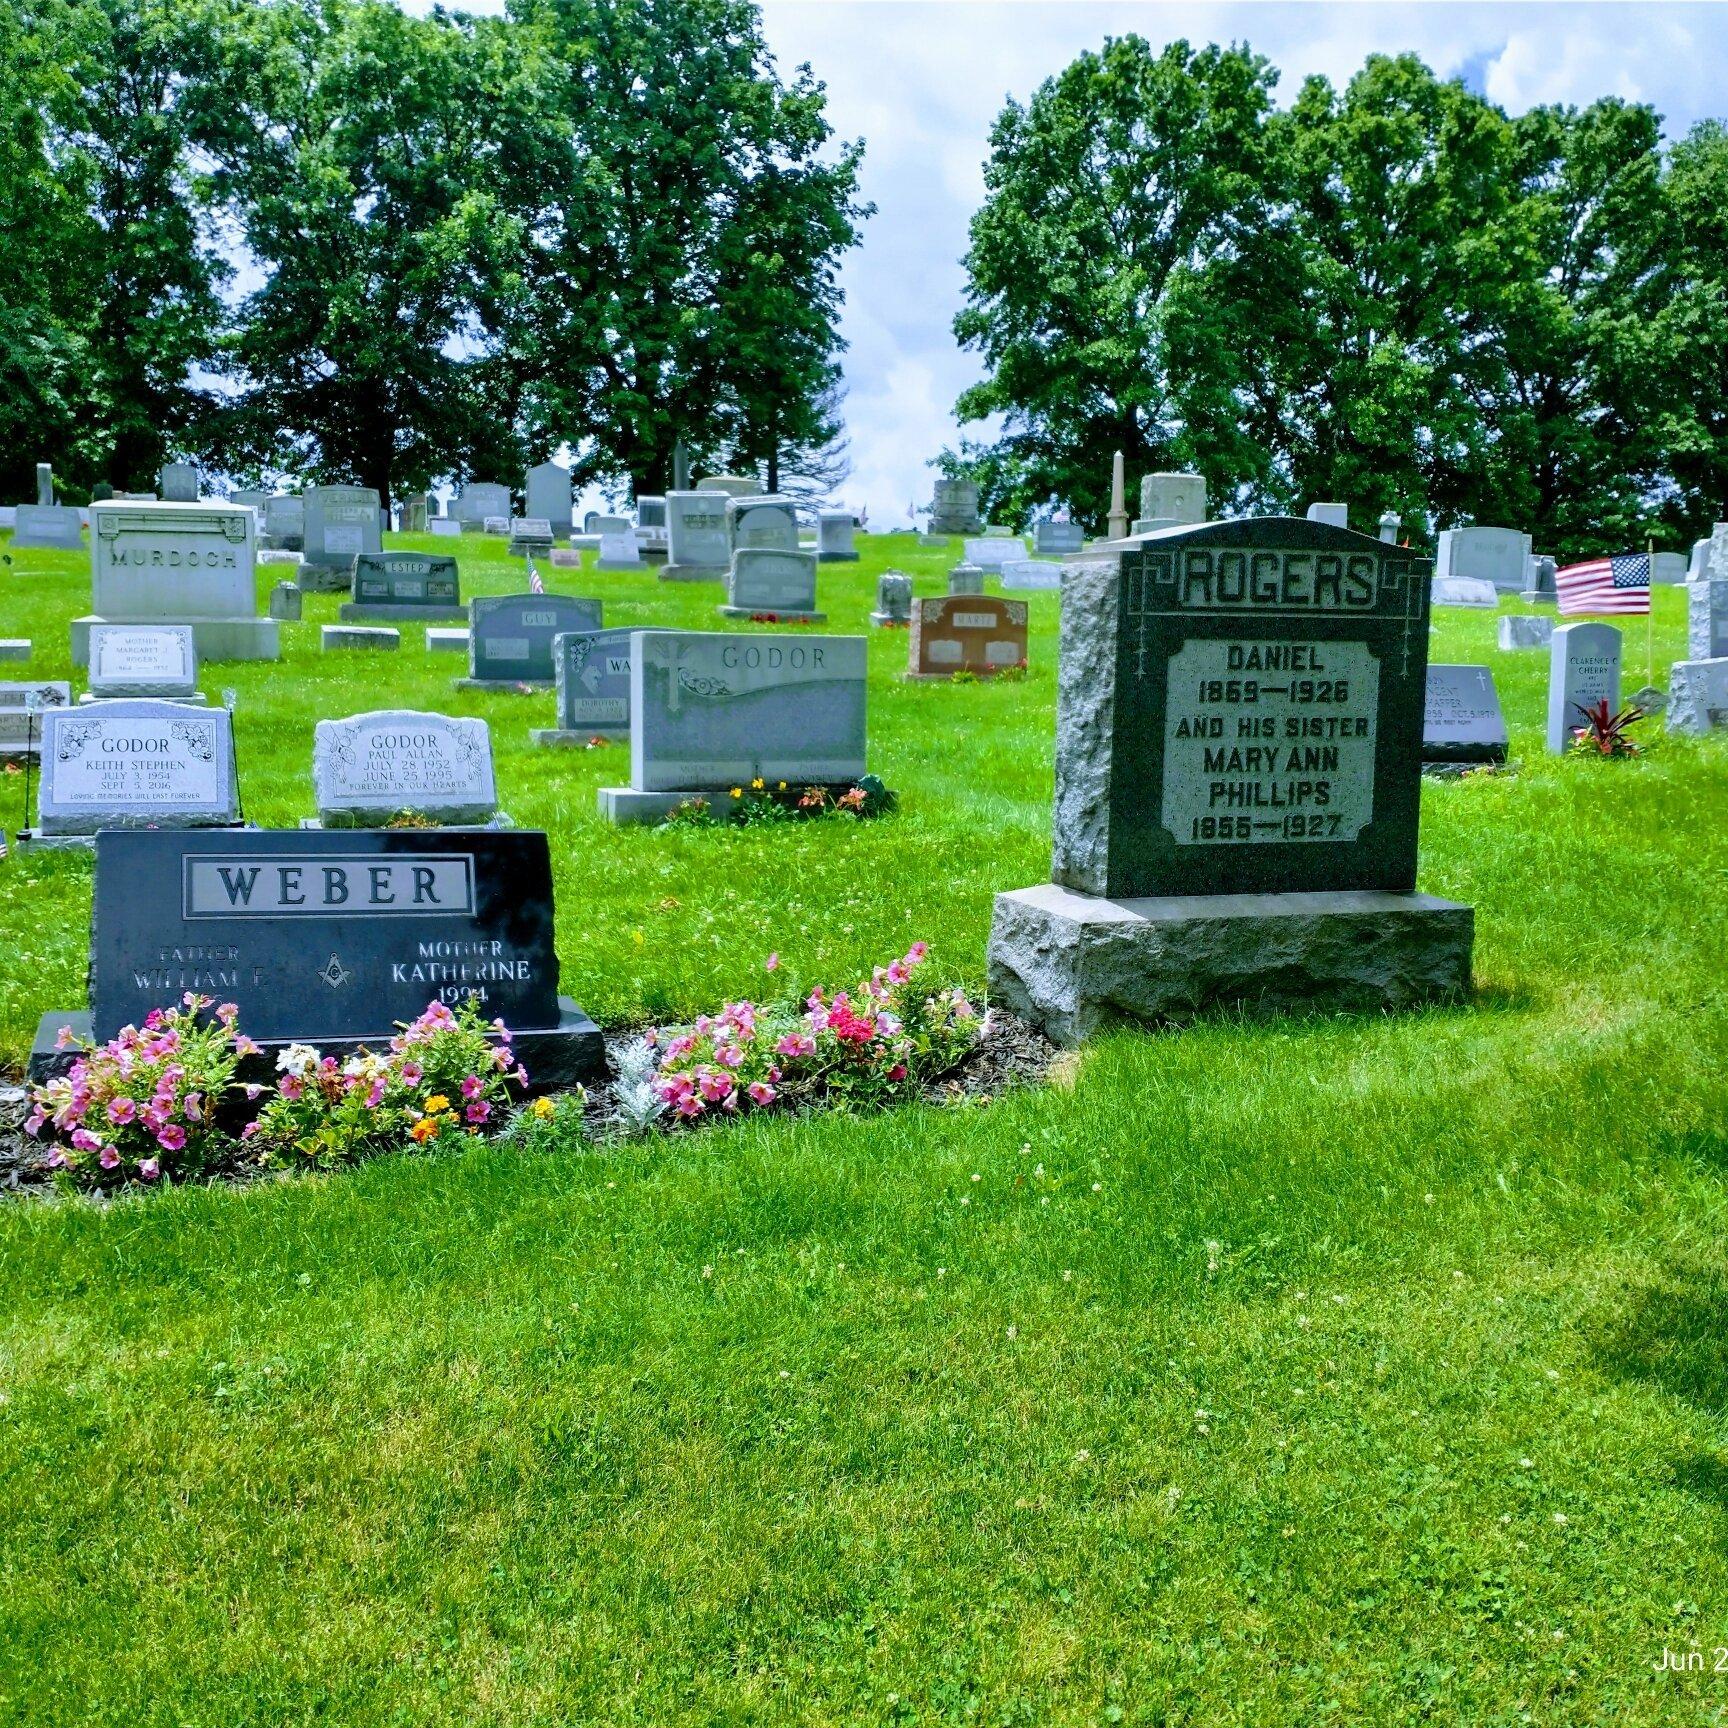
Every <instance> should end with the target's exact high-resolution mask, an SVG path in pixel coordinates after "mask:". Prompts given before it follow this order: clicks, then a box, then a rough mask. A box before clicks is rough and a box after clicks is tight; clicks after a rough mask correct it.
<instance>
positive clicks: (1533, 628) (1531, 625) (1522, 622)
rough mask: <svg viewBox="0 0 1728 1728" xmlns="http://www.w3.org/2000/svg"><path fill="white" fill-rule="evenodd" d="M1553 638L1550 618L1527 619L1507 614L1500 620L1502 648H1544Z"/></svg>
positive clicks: (1521, 615)
mask: <svg viewBox="0 0 1728 1728" xmlns="http://www.w3.org/2000/svg"><path fill="white" fill-rule="evenodd" d="M1553 638H1554V620H1553V619H1552V618H1529V617H1525V616H1524V615H1523V614H1521V613H1509V614H1508V615H1507V616H1506V617H1504V618H1502V619H1501V620H1500V646H1501V647H1502V648H1546V647H1547V646H1548V644H1549V643H1550V642H1551V641H1552V640H1553Z"/></svg>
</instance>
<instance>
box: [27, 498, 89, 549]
mask: <svg viewBox="0 0 1728 1728" xmlns="http://www.w3.org/2000/svg"><path fill="white" fill-rule="evenodd" d="M12 550H13V551H14V552H25V551H31V550H35V551H42V552H82V551H83V550H84V525H83V521H82V519H81V517H80V516H79V513H78V511H77V510H75V509H74V508H73V507H72V506H71V505H69V504H20V505H19V506H18V508H17V511H16V512H15V514H14V516H13V528H12Z"/></svg>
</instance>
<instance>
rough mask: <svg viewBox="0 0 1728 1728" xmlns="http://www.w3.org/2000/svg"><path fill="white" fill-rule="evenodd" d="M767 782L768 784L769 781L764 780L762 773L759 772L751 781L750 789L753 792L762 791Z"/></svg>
mask: <svg viewBox="0 0 1728 1728" xmlns="http://www.w3.org/2000/svg"><path fill="white" fill-rule="evenodd" d="M767 784H768V782H767V781H766V780H764V779H763V778H762V776H761V775H760V774H758V775H757V776H756V778H755V779H754V780H752V781H751V782H750V790H751V791H752V792H760V791H761V790H762V788H763V787H764V786H766V785H767Z"/></svg>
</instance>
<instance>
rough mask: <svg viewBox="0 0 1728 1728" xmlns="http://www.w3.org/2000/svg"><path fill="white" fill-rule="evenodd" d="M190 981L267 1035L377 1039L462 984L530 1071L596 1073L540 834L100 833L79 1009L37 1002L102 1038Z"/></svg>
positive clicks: (277, 1042)
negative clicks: (564, 969) (561, 974)
mask: <svg viewBox="0 0 1728 1728" xmlns="http://www.w3.org/2000/svg"><path fill="white" fill-rule="evenodd" d="M187 990H194V991H197V992H199V993H200V994H202V995H208V996H213V997H215V998H216V999H217V1000H218V1001H226V1002H234V1003H236V1004H237V1005H238V1007H239V1010H240V1024H241V1025H242V1026H243V1027H244V1028H245V1029H246V1030H247V1032H248V1033H249V1034H251V1036H252V1037H253V1038H255V1039H256V1040H257V1041H258V1042H259V1043H260V1044H261V1045H262V1046H263V1047H264V1048H263V1059H262V1062H261V1065H260V1066H261V1070H262V1074H261V1076H260V1077H268V1076H269V1075H271V1074H272V1073H273V1071H274V1067H275V1062H276V1057H277V1054H278V1051H279V1049H280V1047H281V1046H283V1045H285V1044H287V1043H290V1042H299V1043H309V1044H314V1045H322V1046H323V1047H325V1048H326V1049H328V1050H333V1051H337V1052H341V1051H343V1050H345V1049H346V1048H347V1047H348V1046H350V1045H351V1044H352V1043H354V1042H356V1041H359V1040H366V1041H369V1042H372V1043H375V1044H381V1043H383V1042H385V1041H387V1040H388V1039H390V1038H392V1037H393V1036H395V1035H396V1032H397V1028H398V1026H399V1025H400V1024H401V1023H403V1022H407V1021H411V1020H414V1019H416V1018H418V1016H419V1015H420V1014H421V1013H422V1012H423V1011H424V1010H425V1008H426V1004H427V1002H428V1001H438V1002H443V1003H446V1004H448V1005H451V1006H454V1005H456V1004H457V1003H460V1002H462V1001H463V1000H465V999H466V998H467V997H469V996H473V997H474V998H476V1000H477V1001H478V1002H479V1004H480V1007H481V1010H482V1012H483V1013H484V1015H485V1016H486V1017H487V1018H488V1019H491V1018H494V1017H496V1018H498V1019H500V1020H502V1021H503V1022H504V1023H505V1025H507V1026H508V1027H509V1028H510V1030H511V1031H512V1032H513V1033H514V1035H515V1042H514V1045H513V1051H514V1054H515V1055H516V1057H517V1058H518V1059H519V1060H520V1061H521V1063H522V1064H523V1065H524V1066H525V1067H526V1069H527V1071H528V1074H529V1076H530V1080H529V1084H530V1085H533V1086H538V1087H547V1086H568V1085H571V1084H573V1083H575V1082H577V1081H581V1080H592V1079H594V1078H595V1077H596V1076H598V1075H601V1074H604V1072H605V1049H604V1045H603V1042H602V1039H601V1036H600V1032H599V1029H598V1028H597V1027H596V1026H595V1025H594V1023H593V1022H592V1021H591V1020H590V1019H588V1017H587V1016H586V1015H585V1014H583V1013H582V1011H581V1010H580V1009H579V1008H578V1007H577V1006H576V1005H575V1004H574V1003H573V1002H571V1001H570V1000H569V999H568V998H566V997H561V996H560V995H559V994H558V957H557V953H556V950H555V948H554V946H553V903H552V861H551V853H550V849H549V847H548V845H547V840H546V836H545V835H544V834H542V833H533V832H525V831H509V830H489V829H467V830H459V831H452V830H449V829H443V830H437V829H433V830H370V831H364V832H354V833H319V832H316V831H311V832H287V833H283V832H265V833H260V832H257V831H251V832H247V831H238V832H230V833H224V834H206V833H196V832H190V831H183V832H160V833H148V832H142V831H130V832H114V833H104V834H102V835H100V836H99V837H98V839H97V842H96V885H95V906H94V911H93V913H92V917H91V938H90V1004H91V1013H90V1014H89V1015H68V1014H65V1013H55V1014H49V1015H45V1016H44V1017H43V1020H42V1023H41V1025H40V1027H39V1028H38V1032H37V1043H36V1048H35V1050H34V1051H33V1052H32V1054H31V1059H30V1073H31V1075H32V1077H33V1078H37V1079H41V1078H43V1077H45V1076H46V1075H47V1074H49V1073H53V1072H56V1071H62V1072H63V1071H64V1067H65V1065H66V1063H67V1062H68V1061H69V1060H70V1057H69V1056H68V1055H64V1054H62V1055H59V1056H57V1055H56V1053H55V1050H54V1044H55V1034H56V1033H57V1031H58V1030H59V1028H60V1027H61V1026H63V1025H67V1024H70V1025H72V1026H73V1027H74V1028H76V1029H78V1030H80V1031H82V1032H84V1033H85V1034H86V1035H92V1034H93V1035H94V1037H95V1038H96V1039H98V1040H102V1039H108V1038H112V1037H113V1036H114V1035H115V1034H116V1033H117V1032H118V1031H119V1030H120V1028H121V1027H122V1026H124V1025H127V1024H131V1025H139V1024H141V1023H142V1022H143V1020H144V1018H145V1016H146V1015H147V1014H149V1013H150V1011H151V1010H152V1009H154V1008H160V1007H161V1006H162V1005H163V1004H164V1003H165V1002H174V1001H177V1000H178V999H179V997H180V996H181V994H182V992H184V991H187Z"/></svg>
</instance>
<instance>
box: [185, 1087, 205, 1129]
mask: <svg viewBox="0 0 1728 1728" xmlns="http://www.w3.org/2000/svg"><path fill="white" fill-rule="evenodd" d="M182 1108H183V1109H184V1111H185V1113H186V1120H187V1121H188V1122H202V1121H203V1120H204V1099H203V1097H202V1095H201V1094H199V1093H197V1092H188V1093H187V1094H186V1102H185V1104H184V1105H183V1106H182Z"/></svg>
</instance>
